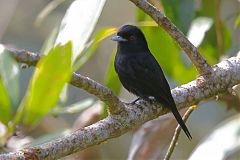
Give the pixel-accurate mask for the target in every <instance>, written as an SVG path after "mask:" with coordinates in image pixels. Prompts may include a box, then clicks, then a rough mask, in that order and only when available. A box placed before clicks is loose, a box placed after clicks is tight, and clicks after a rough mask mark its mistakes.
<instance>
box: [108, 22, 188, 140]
mask: <svg viewBox="0 0 240 160" xmlns="http://www.w3.org/2000/svg"><path fill="white" fill-rule="evenodd" d="M112 40H113V41H117V42H118V46H117V54H116V57H115V61H114V66H115V70H116V72H117V74H118V76H119V79H120V81H121V83H122V85H123V86H124V87H125V88H126V89H127V90H128V91H129V92H131V93H133V94H135V95H136V96H139V97H140V98H142V99H145V100H149V98H150V97H153V98H154V99H155V100H156V101H157V102H159V103H161V104H163V106H164V107H168V108H169V109H170V110H171V111H172V113H173V115H174V116H175V118H176V120H177V122H178V123H179V124H180V126H181V127H182V129H183V131H184V132H185V134H186V135H187V137H188V138H189V139H192V136H191V134H190V132H189V131H188V129H187V127H186V125H185V123H184V122H183V120H182V117H181V115H180V114H179V112H178V110H177V108H176V104H175V102H174V100H173V97H172V94H171V90H170V87H169V84H168V82H167V80H166V78H165V76H164V74H163V71H162V69H161V67H160V65H159V64H158V62H157V61H156V59H155V58H154V57H153V55H152V54H151V52H150V50H149V48H148V45H147V41H146V39H145V36H144V34H143V33H142V31H141V30H140V29H139V28H137V27H136V26H132V25H124V26H122V27H121V28H120V29H119V30H118V32H117V35H116V36H114V37H112Z"/></svg>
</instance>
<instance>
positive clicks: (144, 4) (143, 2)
mask: <svg viewBox="0 0 240 160" xmlns="http://www.w3.org/2000/svg"><path fill="white" fill-rule="evenodd" d="M130 1H131V2H133V3H134V4H135V5H136V6H137V7H139V8H140V9H142V10H143V11H144V12H145V13H147V14H148V15H149V16H151V17H152V18H153V20H154V21H156V23H157V24H158V25H159V26H161V27H162V28H163V29H164V30H165V31H166V32H167V33H168V34H169V35H170V36H171V37H172V38H173V39H174V40H175V41H176V42H177V43H178V44H179V45H180V46H181V48H182V49H183V50H184V51H185V52H186V54H187V55H188V57H189V58H190V59H191V61H192V63H193V64H194V65H195V66H196V68H197V70H198V71H199V72H200V73H205V74H206V73H211V71H212V69H211V66H210V65H209V64H208V63H207V61H206V60H205V59H204V58H203V57H202V56H201V54H200V53H199V52H198V50H197V48H196V47H195V46H194V45H193V44H192V43H191V42H190V41H189V40H188V39H187V38H186V37H185V36H184V35H183V33H182V32H181V31H179V30H178V29H177V27H176V26H175V25H174V24H173V23H172V22H171V21H170V20H169V19H168V18H167V17H166V16H165V15H164V14H163V13H162V12H161V11H160V10H158V9H157V8H156V7H154V6H153V5H152V4H150V3H149V2H148V1H147V0H130Z"/></svg>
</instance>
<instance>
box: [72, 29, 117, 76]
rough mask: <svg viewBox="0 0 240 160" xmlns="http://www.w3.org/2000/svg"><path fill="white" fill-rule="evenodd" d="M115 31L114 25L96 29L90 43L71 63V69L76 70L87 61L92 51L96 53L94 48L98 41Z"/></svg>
mask: <svg viewBox="0 0 240 160" xmlns="http://www.w3.org/2000/svg"><path fill="white" fill-rule="evenodd" d="M116 32H117V28H115V27H107V28H102V29H101V30H100V31H98V32H97V33H96V34H95V36H94V38H93V40H91V42H90V44H89V45H88V46H87V47H86V48H85V49H84V50H83V52H82V53H81V54H79V56H78V58H77V59H76V61H75V63H74V65H73V70H74V71H76V70H78V69H79V68H81V67H82V66H83V65H84V64H85V63H87V61H88V60H89V59H90V58H91V57H92V56H93V55H94V53H96V49H97V48H98V47H99V45H100V43H101V42H102V41H103V40H104V39H106V38H107V37H109V36H111V35H113V34H114V33H116Z"/></svg>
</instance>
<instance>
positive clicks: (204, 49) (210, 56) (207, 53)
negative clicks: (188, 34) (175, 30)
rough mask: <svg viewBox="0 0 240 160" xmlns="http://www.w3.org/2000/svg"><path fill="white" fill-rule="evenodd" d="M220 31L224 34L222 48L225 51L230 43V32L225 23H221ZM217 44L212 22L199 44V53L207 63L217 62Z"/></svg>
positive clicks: (218, 56)
mask: <svg viewBox="0 0 240 160" xmlns="http://www.w3.org/2000/svg"><path fill="white" fill-rule="evenodd" d="M222 32H223V36H224V41H223V42H224V50H225V52H226V51H227V50H228V49H229V48H230V47H231V45H232V41H231V33H230V31H229V29H228V28H227V27H226V26H225V25H222ZM217 46H218V45H217V35H216V30H215V25H214V24H213V26H212V27H211V28H210V30H209V31H208V32H206V34H205V38H204V40H203V42H202V43H201V45H200V46H199V51H200V53H201V54H202V55H203V56H204V57H205V58H206V59H207V61H208V63H210V64H211V65H214V64H216V63H218V61H219V59H220V56H221V55H220V54H219V53H220V51H219V48H218V47H217Z"/></svg>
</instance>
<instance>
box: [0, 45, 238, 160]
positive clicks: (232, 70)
mask: <svg viewBox="0 0 240 160" xmlns="http://www.w3.org/2000/svg"><path fill="white" fill-rule="evenodd" d="M9 52H10V53H11V54H12V55H13V57H15V58H16V60H17V61H18V62H24V63H27V64H30V65H31V64H32V65H34V64H35V63H33V62H27V60H24V57H26V55H22V56H21V55H16V54H15V53H13V52H12V51H10V50H9ZM28 53H29V52H26V53H24V52H21V54H28ZM32 56H33V57H32V58H29V57H27V58H29V59H28V60H29V61H31V59H33V61H35V60H36V59H37V58H36V57H40V56H38V55H37V54H32ZM22 58H23V59H22ZM35 58H36V59H35ZM238 83H240V57H232V58H230V59H228V60H225V61H223V62H221V63H219V64H217V65H216V66H215V67H214V68H213V72H212V76H211V77H209V78H208V77H204V78H203V77H199V78H198V79H196V80H194V81H192V82H190V83H188V84H185V85H182V86H179V87H176V88H174V89H173V90H172V94H173V97H174V100H175V102H176V104H177V106H178V109H181V108H183V107H187V106H190V105H194V104H197V103H199V102H200V101H201V100H203V99H207V98H210V97H213V96H216V95H217V94H219V93H223V92H226V91H227V89H228V88H229V87H232V86H234V85H236V84H238ZM71 84H72V85H75V86H76V87H80V88H83V89H85V90H86V91H87V92H89V93H92V94H94V95H95V96H97V97H99V98H100V99H101V100H104V102H107V103H108V104H109V105H110V106H112V105H115V106H117V107H118V105H121V106H122V108H123V109H122V110H120V111H119V112H118V114H113V115H109V116H108V117H107V118H105V119H103V120H101V121H99V122H97V123H95V124H93V125H90V126H88V127H85V128H83V129H81V130H78V131H76V132H73V133H71V134H69V135H67V136H65V137H62V138H61V139H57V140H52V141H50V142H48V143H45V144H42V145H39V146H36V147H30V148H27V149H23V150H20V151H17V152H12V153H8V154H3V155H0V160H1V159H4V160H7V159H14V158H15V159H27V158H29V159H30V158H31V159H57V158H60V157H63V156H66V155H69V154H72V153H74V152H76V151H79V150H83V149H85V148H88V147H90V146H93V145H97V144H100V143H102V142H104V141H106V140H108V139H110V138H114V137H118V136H120V135H122V134H124V133H126V132H127V131H129V130H131V129H132V128H135V127H137V126H139V125H141V124H143V123H145V122H147V121H149V120H152V119H155V118H157V117H159V116H160V115H163V114H165V113H167V112H168V110H167V109H165V108H162V107H161V106H160V105H158V104H150V103H149V102H146V101H143V100H139V101H137V102H136V103H135V104H125V103H123V102H121V101H119V100H118V99H117V97H115V96H114V95H113V94H112V93H111V91H109V89H107V88H105V87H104V86H102V85H100V84H98V83H97V82H95V81H93V80H91V79H89V78H86V77H84V76H81V75H80V74H73V79H72V81H71Z"/></svg>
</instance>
